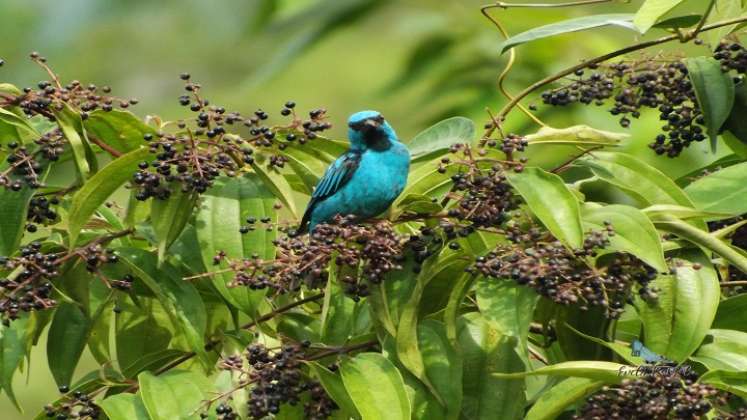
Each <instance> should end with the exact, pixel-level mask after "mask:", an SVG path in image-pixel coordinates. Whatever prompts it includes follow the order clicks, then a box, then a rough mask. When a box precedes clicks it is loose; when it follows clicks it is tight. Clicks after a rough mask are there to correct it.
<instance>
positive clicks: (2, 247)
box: [0, 186, 34, 256]
mask: <svg viewBox="0 0 747 420" xmlns="http://www.w3.org/2000/svg"><path fill="white" fill-rule="evenodd" d="M33 196H34V190H32V189H31V188H29V187H28V186H24V187H23V189H21V191H12V190H11V189H9V188H3V187H0V255H2V256H9V255H11V254H13V253H14V252H15V251H16V250H17V249H18V245H19V244H20V243H21V238H22V237H23V231H24V228H25V226H26V213H27V212H28V207H29V202H30V201H31V197H33Z"/></svg>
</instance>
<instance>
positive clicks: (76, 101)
mask: <svg viewBox="0 0 747 420" xmlns="http://www.w3.org/2000/svg"><path fill="white" fill-rule="evenodd" d="M31 60H33V61H34V62H35V63H37V64H39V65H40V66H41V67H42V68H43V69H44V70H45V71H46V72H47V73H48V74H49V76H50V78H51V80H44V81H41V82H39V83H38V84H37V89H33V88H30V87H27V88H24V89H23V93H22V94H21V95H19V96H18V97H17V98H15V99H14V100H13V101H12V102H13V104H14V105H18V106H20V107H21V109H22V110H23V112H24V113H25V114H26V115H29V116H34V115H43V116H45V117H47V118H48V119H49V120H52V121H54V119H55V118H54V112H57V111H61V110H62V109H63V108H64V106H65V104H68V105H70V106H72V107H74V108H76V109H80V110H81V111H82V112H81V117H82V118H83V119H86V118H88V113H89V112H91V111H94V110H96V109H101V110H104V111H111V110H112V109H114V107H115V106H119V107H120V108H128V107H129V106H130V105H135V104H137V103H138V101H137V99H118V98H115V97H112V96H109V93H111V88H109V87H107V86H104V87H102V88H99V87H97V86H96V85H88V86H84V85H83V84H81V83H80V82H79V81H77V80H73V81H72V82H70V83H68V84H67V85H64V86H63V85H62V83H61V82H60V80H59V78H58V77H57V75H55V74H54V72H53V71H52V70H51V69H50V68H49V66H48V65H47V59H46V58H44V57H42V56H40V55H39V53H37V52H33V53H31Z"/></svg>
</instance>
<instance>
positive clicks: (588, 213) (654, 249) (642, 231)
mask: <svg viewBox="0 0 747 420" xmlns="http://www.w3.org/2000/svg"><path fill="white" fill-rule="evenodd" d="M582 217H583V219H584V222H585V223H587V224H589V225H591V226H592V227H593V228H594V229H596V230H600V229H604V228H605V223H611V224H612V227H613V228H614V229H615V234H614V236H610V237H609V239H610V247H608V248H607V249H611V250H615V251H621V252H627V253H630V254H632V255H635V256H636V257H638V258H640V259H641V260H642V261H644V262H646V263H647V264H648V265H650V266H651V267H654V268H655V269H656V270H658V271H659V272H666V271H668V270H669V266H667V262H666V261H665V260H664V251H663V250H662V247H661V238H659V234H658V233H657V232H656V228H655V227H654V224H653V223H651V220H650V219H649V218H648V217H646V215H645V214H643V213H642V212H641V211H640V210H638V209H636V208H634V207H631V206H623V205H610V206H604V207H596V208H590V207H585V208H584V212H583V216H582Z"/></svg>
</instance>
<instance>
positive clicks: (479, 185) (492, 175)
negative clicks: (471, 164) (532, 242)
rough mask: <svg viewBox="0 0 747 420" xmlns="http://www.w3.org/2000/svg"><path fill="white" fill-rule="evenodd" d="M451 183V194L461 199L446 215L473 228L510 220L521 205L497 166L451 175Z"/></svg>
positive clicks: (492, 225)
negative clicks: (452, 183) (513, 212)
mask: <svg viewBox="0 0 747 420" xmlns="http://www.w3.org/2000/svg"><path fill="white" fill-rule="evenodd" d="M451 180H452V181H453V182H454V187H453V190H454V191H455V193H457V194H460V195H461V197H460V198H459V200H458V202H457V204H456V205H455V206H454V207H453V208H451V209H450V210H449V212H448V215H449V216H450V217H454V218H456V219H458V220H461V221H467V222H470V223H471V224H472V225H474V226H475V227H495V226H500V225H502V224H503V223H504V222H506V221H507V220H508V218H509V217H508V212H510V211H512V210H514V209H516V208H517V207H518V205H519V203H520V201H519V199H518V197H517V196H515V195H514V194H513V191H512V188H511V185H510V184H509V183H508V182H507V181H506V176H505V175H504V172H503V169H502V168H501V167H500V166H495V167H493V168H491V169H489V170H477V169H475V170H473V171H469V172H461V173H458V174H455V175H453V176H452V177H451Z"/></svg>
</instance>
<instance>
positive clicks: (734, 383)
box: [698, 370, 747, 398]
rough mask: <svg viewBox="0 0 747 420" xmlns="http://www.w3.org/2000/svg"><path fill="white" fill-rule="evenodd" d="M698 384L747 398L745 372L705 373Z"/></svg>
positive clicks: (746, 377)
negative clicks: (711, 386)
mask: <svg viewBox="0 0 747 420" xmlns="http://www.w3.org/2000/svg"><path fill="white" fill-rule="evenodd" d="M698 382H700V383H704V384H709V385H713V386H714V387H716V388H718V389H721V390H724V391H727V392H731V393H732V394H736V395H738V396H740V397H742V398H747V372H744V371H742V372H731V371H724V370H710V371H708V372H706V373H704V374H703V376H701V377H700V378H699V379H698Z"/></svg>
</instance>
